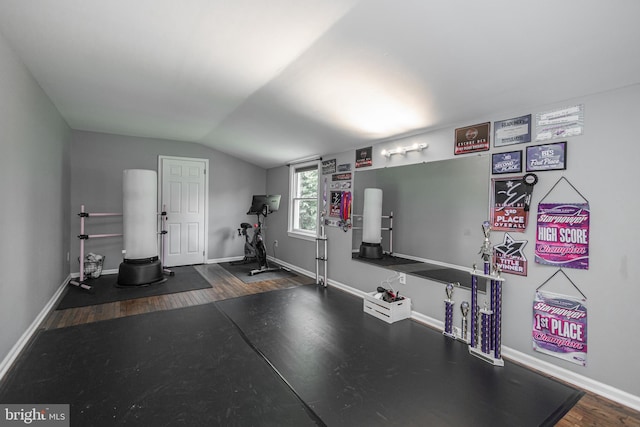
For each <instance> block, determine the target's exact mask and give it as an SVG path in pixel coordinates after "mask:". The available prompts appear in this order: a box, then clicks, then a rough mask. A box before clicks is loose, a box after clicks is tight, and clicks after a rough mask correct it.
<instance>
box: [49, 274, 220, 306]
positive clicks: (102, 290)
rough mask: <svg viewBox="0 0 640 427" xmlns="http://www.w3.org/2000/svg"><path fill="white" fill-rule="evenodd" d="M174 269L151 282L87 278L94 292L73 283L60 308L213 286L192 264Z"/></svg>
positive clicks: (110, 275) (108, 277)
mask: <svg viewBox="0 0 640 427" xmlns="http://www.w3.org/2000/svg"><path fill="white" fill-rule="evenodd" d="M171 271H173V272H174V273H175V275H174V276H165V277H166V279H167V280H166V281H165V282H163V283H158V284H155V285H154V284H152V285H148V286H132V287H126V288H119V287H117V286H116V284H117V282H118V275H117V274H108V275H103V276H100V277H98V278H97V279H91V280H89V281H87V284H90V285H91V286H93V293H90V292H88V291H86V290H84V289H81V288H78V287H76V286H73V285H69V286H68V287H69V289H68V290H67V293H66V294H65V296H64V297H63V298H62V301H60V304H58V307H57V308H56V310H64V309H67V308H73V307H86V306H89V305H97V304H104V303H108V302H115V301H124V300H128V299H135V298H144V297H152V296H157V295H167V294H174V293H176V292H185V291H193V290H196V289H205V288H210V287H211V284H210V283H209V282H207V280H206V279H205V278H204V277H202V275H201V274H200V273H198V271H196V269H195V268H193V267H192V266H186V267H172V268H171Z"/></svg>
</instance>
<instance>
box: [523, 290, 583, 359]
mask: <svg viewBox="0 0 640 427" xmlns="http://www.w3.org/2000/svg"><path fill="white" fill-rule="evenodd" d="M585 304H586V302H585V301H584V300H580V299H577V298H575V297H572V296H567V295H559V294H554V293H551V292H545V291H540V290H539V291H537V292H536V296H535V300H534V302H533V334H532V337H533V349H534V350H535V351H538V352H540V353H545V354H548V355H550V356H555V357H558V358H560V359H563V360H566V361H568V362H571V363H575V364H578V365H582V366H586V364H587V307H586V305H585Z"/></svg>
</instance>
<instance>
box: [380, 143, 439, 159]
mask: <svg viewBox="0 0 640 427" xmlns="http://www.w3.org/2000/svg"><path fill="white" fill-rule="evenodd" d="M428 146H429V144H425V143H422V144H413V145H407V146H406V147H398V148H392V149H391V150H382V152H381V153H380V154H382V155H383V156H385V157H386V158H387V159H388V158H389V157H391V156H392V155H394V154H402V155H403V156H404V155H405V154H406V153H407V152H409V151H422V150H424V149H425V148H427V147H428Z"/></svg>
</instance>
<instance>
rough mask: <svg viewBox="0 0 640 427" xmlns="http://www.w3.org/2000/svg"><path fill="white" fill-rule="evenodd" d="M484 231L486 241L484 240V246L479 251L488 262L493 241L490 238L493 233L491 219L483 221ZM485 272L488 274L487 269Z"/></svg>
mask: <svg viewBox="0 0 640 427" xmlns="http://www.w3.org/2000/svg"><path fill="white" fill-rule="evenodd" d="M482 233H483V234H484V242H482V247H480V252H478V253H479V254H480V255H481V257H482V260H483V261H484V262H485V263H486V262H489V260H490V259H491V241H490V240H489V236H490V235H491V224H490V223H489V221H485V222H483V223H482ZM485 274H487V272H486V271H485Z"/></svg>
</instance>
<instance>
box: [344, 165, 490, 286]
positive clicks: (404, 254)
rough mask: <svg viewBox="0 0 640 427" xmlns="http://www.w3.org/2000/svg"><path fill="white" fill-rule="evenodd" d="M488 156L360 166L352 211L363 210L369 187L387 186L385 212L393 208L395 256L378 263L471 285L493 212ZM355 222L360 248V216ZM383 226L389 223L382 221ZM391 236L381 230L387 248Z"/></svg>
mask: <svg viewBox="0 0 640 427" xmlns="http://www.w3.org/2000/svg"><path fill="white" fill-rule="evenodd" d="M489 160H490V157H489V156H487V155H483V156H478V155H474V156H466V157H458V158H454V159H449V160H441V161H436V162H429V163H419V164H413V165H406V166H398V167H390V168H382V169H370V170H362V169H361V170H358V171H357V172H356V173H355V176H354V188H353V212H354V213H356V214H360V213H362V209H363V194H364V189H365V188H380V189H382V193H383V194H382V214H383V215H389V214H390V213H391V212H393V254H392V255H394V256H393V257H390V256H385V258H384V259H383V260H380V261H378V262H376V264H378V265H382V266H385V267H388V268H391V269H393V270H396V271H404V272H407V273H409V274H415V275H418V276H423V277H428V278H431V279H433V280H436V281H442V282H460V285H461V286H464V287H469V286H470V283H471V278H470V274H469V270H470V269H471V268H472V266H473V264H477V265H478V268H479V269H482V259H481V258H480V255H479V249H480V247H481V246H482V243H483V241H484V234H483V232H482V222H483V221H486V220H487V219H488V212H489V206H488V205H489V182H490V177H489V172H490V162H489ZM354 226H355V227H354V230H353V233H352V235H353V242H352V243H353V246H352V247H353V248H358V247H359V246H360V243H361V242H362V230H360V229H358V228H359V227H360V226H362V218H361V217H357V216H356V217H354ZM382 226H383V227H385V226H387V223H386V222H385V221H383V225H382ZM389 236H390V233H389V232H388V231H387V232H383V233H382V247H383V248H384V250H385V251H389V248H390V241H389ZM354 259H358V254H357V253H355V254H354ZM415 261H420V262H415ZM368 262H374V261H372V260H370V261H368Z"/></svg>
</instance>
